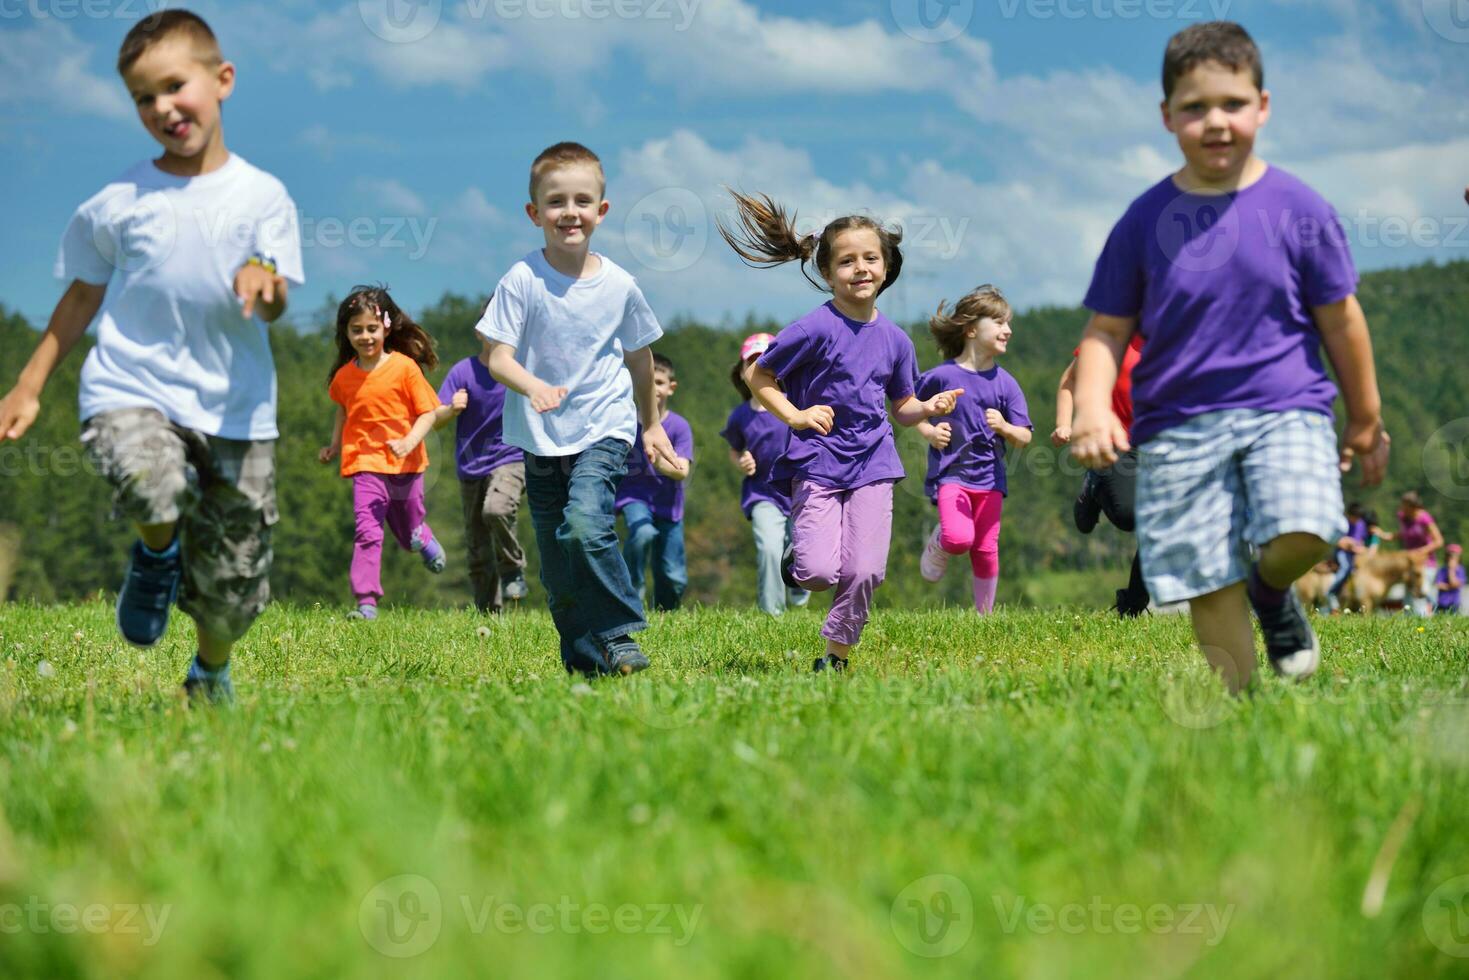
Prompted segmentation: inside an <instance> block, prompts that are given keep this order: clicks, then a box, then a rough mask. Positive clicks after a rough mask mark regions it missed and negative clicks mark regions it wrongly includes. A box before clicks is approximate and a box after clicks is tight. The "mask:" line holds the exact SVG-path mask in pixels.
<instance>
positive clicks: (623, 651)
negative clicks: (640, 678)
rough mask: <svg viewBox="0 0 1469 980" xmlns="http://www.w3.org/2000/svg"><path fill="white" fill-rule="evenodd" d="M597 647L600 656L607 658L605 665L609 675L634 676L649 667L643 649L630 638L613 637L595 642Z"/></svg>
mask: <svg viewBox="0 0 1469 980" xmlns="http://www.w3.org/2000/svg"><path fill="white" fill-rule="evenodd" d="M597 646H598V647H600V648H601V650H602V655H603V656H604V657H606V658H607V665H608V667H609V668H610V671H611V673H614V674H621V675H623V676H624V677H625V676H627V675H628V674H636V673H637V672H638V671H640V670H647V669H648V667H649V661H648V655H647V654H645V653H643V648H642V647H640V646H638V643H637V641H636V640H634V639H633V638H632V637H631V636H615V637H613V638H612V639H610V640H597Z"/></svg>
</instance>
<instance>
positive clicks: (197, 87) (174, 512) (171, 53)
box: [0, 10, 303, 702]
mask: <svg viewBox="0 0 1469 980" xmlns="http://www.w3.org/2000/svg"><path fill="white" fill-rule="evenodd" d="M117 69H118V72H119V73H120V74H121V75H122V78H123V81H124V83H125V84H126V85H127V89H128V93H129V95H130V96H131V98H132V100H133V103H134V105H135V106H136V107H137V111H138V119H139V121H140V122H141V123H142V124H143V128H144V129H146V130H147V131H148V135H149V136H151V137H153V139H155V140H157V141H158V143H159V144H160V145H161V146H162V147H163V154H162V156H160V157H158V158H157V159H156V160H145V161H143V162H142V163H139V164H137V165H136V166H134V167H133V168H132V169H130V170H128V171H127V172H126V173H124V174H123V175H122V176H121V177H119V178H117V179H116V180H114V181H113V182H112V183H110V184H108V185H107V186H106V187H104V188H103V189H102V190H101V191H100V192H99V193H97V194H96V195H94V196H93V197H91V198H89V199H88V200H87V201H86V202H84V203H83V204H82V205H81V207H79V208H78V209H77V211H76V214H75V215H74V216H73V218H72V220H71V223H70V224H69V225H68V226H67V229H66V234H65V236H64V237H63V239H62V242H61V251H60V254H59V256H58V257H57V260H56V275H57V277H58V278H60V279H61V280H63V281H65V282H67V283H68V286H67V289H66V292H65V294H64V295H63V296H62V297H61V301H60V302H59V303H57V305H56V310H55V312H53V313H52V314H51V322H50V323H49V324H48V325H47V327H46V333H45V334H44V335H43V336H42V338H41V342H40V343H39V344H38V345H37V347H36V351H35V353H34V354H32V355H31V359H30V361H29V362H28V363H27V364H26V366H25V369H24V370H23V371H22V372H21V374H20V378H19V380H18V381H17V382H16V385H15V387H14V388H13V389H12V390H11V391H10V392H9V394H7V395H6V396H5V397H4V399H3V400H0V440H3V439H19V438H20V437H21V436H22V435H23V434H24V433H25V431H26V430H27V429H28V428H30V426H31V423H32V422H34V421H35V419H36V415H37V413H38V412H39V411H40V394H41V389H42V388H43V387H44V386H45V384H46V380H47V378H49V377H50V375H51V372H52V371H53V370H55V368H56V365H57V364H58V363H60V361H61V360H62V358H64V357H65V356H66V355H67V353H68V352H69V351H70V350H71V349H72V347H74V346H75V345H76V343H77V342H78V341H79V340H80V339H81V338H82V335H83V334H84V333H86V330H87V326H88V324H90V323H91V322H92V321H93V319H94V318H95V319H96V322H97V332H96V337H97V343H96V346H95V347H93V348H92V351H91V353H90V354H88V355H87V360H86V363H85V364H84V365H83V366H82V377H81V398H80V400H81V417H82V443H83V445H84V446H85V447H86V449H87V452H88V454H89V456H90V457H91V458H92V460H93V461H94V462H95V463H96V464H97V466H98V468H99V469H100V471H101V472H102V474H103V475H104V476H105V477H106V478H107V481H108V482H109V483H111V484H112V485H113V487H114V489H115V491H116V510H117V512H118V513H120V514H122V515H124V516H126V517H128V518H129V519H130V520H132V521H133V523H134V524H136V525H137V528H138V536H139V540H138V541H137V542H135V543H134V544H133V547H132V551H131V555H130V558H129V561H128V566H127V572H126V575H125V577H124V580H123V584H122V588H121V589H120V590H119V592H118V597H117V625H118V628H119V629H120V630H121V631H122V635H123V637H124V638H125V639H127V640H128V642H130V643H133V644H136V645H138V646H144V647H147V646H152V645H153V644H155V643H157V642H158V640H159V639H160V638H161V637H162V636H163V633H164V630H165V629H166V628H167V626H168V617H169V609H170V607H171V606H172V605H173V603H174V601H175V599H177V601H178V605H179V608H180V609H182V610H184V611H185V612H187V613H188V614H189V615H190V616H192V617H193V619H194V622H195V623H196V624H197V626H198V634H199V650H198V654H197V655H196V656H195V657H194V660H193V663H192V664H191V665H190V667H189V673H188V677H187V679H186V680H185V681H184V691H185V692H186V693H187V694H188V695H189V696H190V698H191V699H199V698H203V699H206V700H208V701H210V702H220V701H228V700H230V699H231V698H232V696H233V689H232V688H231V685H230V679H229V657H230V648H231V647H232V646H233V645H234V642H235V641H236V640H238V639H239V638H240V637H241V636H243V635H244V634H245V631H246V630H248V629H249V627H250V624H251V623H252V622H253V621H254V619H255V617H256V616H258V615H259V614H260V612H261V610H263V609H264V608H265V605H266V602H267V601H268V600H269V597H270V583H269V573H270V562H271V526H272V525H273V524H275V522H276V504H275V439H276V436H277V432H276V422H275V403H276V382H275V364H274V361H273V360H272V359H271V353H270V341H269V336H268V333H267V329H266V323H268V322H270V321H273V320H275V319H276V318H277V317H279V316H280V315H281V313H283V312H284V311H285V307H286V281H287V280H290V281H291V282H295V283H298V284H299V283H301V282H302V281H303V276H302V271H301V243H300V232H299V222H298V220H297V216H296V206H295V204H294V203H293V202H292V201H291V198H290V196H289V195H288V194H287V193H286V189H285V187H284V186H282V184H281V182H280V181H279V180H277V179H276V178H274V177H272V176H271V175H269V174H267V173H265V172H264V171H261V170H258V169H256V168H255V167H253V166H251V165H250V164H248V163H246V162H245V160H244V159H242V158H241V157H238V156H234V155H232V154H231V153H230V152H229V151H228V150H227V149H225V145H224V129H223V123H222V121H221V118H220V104H221V103H222V102H224V100H225V99H227V98H229V96H230V93H231V91H232V90H233V89H234V85H235V66H234V65H232V64H230V63H229V62H228V61H225V60H224V58H223V56H222V55H221V54H220V50H219V44H218V42H217V41H216V40H215V37H214V33H213V32H212V31H211V30H210V29H209V26H208V25H207V24H205V23H204V21H203V20H202V19H200V18H199V17H198V16H196V15H194V14H191V13H189V12H187V11H183V10H166V11H162V12H160V13H156V14H152V15H150V16H148V17H145V18H143V19H142V20H140V21H139V22H138V23H137V24H136V25H135V26H134V27H133V29H132V30H130V31H129V32H128V34H127V36H126V37H125V38H124V39H123V42H122V49H121V51H120V52H119V53H118V59H117Z"/></svg>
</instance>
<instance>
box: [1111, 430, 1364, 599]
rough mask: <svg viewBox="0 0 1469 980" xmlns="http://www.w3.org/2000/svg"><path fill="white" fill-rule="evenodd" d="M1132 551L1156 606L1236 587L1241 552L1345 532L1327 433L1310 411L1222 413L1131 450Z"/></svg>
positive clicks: (1332, 439) (1332, 440)
mask: <svg viewBox="0 0 1469 980" xmlns="http://www.w3.org/2000/svg"><path fill="white" fill-rule="evenodd" d="M1138 452H1139V459H1140V464H1141V465H1140V469H1139V472H1138V483H1137V543H1138V551H1139V552H1140V553H1141V555H1142V563H1143V577H1144V578H1145V579H1146V580H1147V583H1148V591H1149V592H1151V593H1152V595H1153V598H1154V599H1155V600H1157V601H1158V602H1180V601H1182V600H1184V599H1193V598H1196V597H1198V596H1201V595H1208V594H1209V593H1211V592H1217V591H1219V590H1220V589H1222V588H1224V587H1226V586H1229V585H1233V584H1234V583H1236V582H1241V581H1243V580H1244V579H1245V577H1246V576H1247V575H1248V573H1249V568H1250V561H1251V558H1250V548H1251V547H1252V546H1253V547H1259V546H1261V545H1263V544H1265V543H1266V542H1268V541H1271V540H1273V539H1274V538H1277V537H1279V536H1280V535H1282V534H1288V533H1292V532H1305V533H1307V534H1314V535H1316V536H1317V537H1318V538H1320V539H1321V540H1322V541H1336V540H1337V539H1338V538H1340V537H1341V536H1342V535H1343V534H1345V533H1346V531H1347V523H1346V516H1345V513H1344V511H1345V507H1344V505H1343V503H1342V493H1341V470H1340V469H1339V467H1338V465H1337V463H1338V454H1337V444H1336V428H1335V426H1334V425H1333V423H1332V420H1331V417H1330V416H1327V415H1322V414H1320V413H1318V412H1307V411H1299V410H1298V411H1288V412H1267V411H1263V410H1259V409H1244V408H1239V409H1227V410H1224V411H1219V412H1209V413H1208V414H1205V415H1199V416H1196V417H1194V418H1191V419H1189V420H1188V421H1187V422H1184V423H1183V424H1181V425H1177V426H1174V427H1173V428H1171V429H1166V430H1164V431H1163V432H1160V433H1159V434H1158V435H1157V436H1155V437H1153V438H1152V439H1149V440H1148V441H1147V442H1146V443H1144V444H1143V445H1142V446H1140V447H1139V450H1138Z"/></svg>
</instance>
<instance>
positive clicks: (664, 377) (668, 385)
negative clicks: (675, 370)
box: [653, 368, 678, 412]
mask: <svg viewBox="0 0 1469 980" xmlns="http://www.w3.org/2000/svg"><path fill="white" fill-rule="evenodd" d="M677 390H678V382H677V381H675V380H673V375H671V374H669V373H668V370H667V369H666V368H654V369H653V395H654V397H655V398H656V399H657V402H658V411H660V412H661V411H663V409H664V408H665V407H666V406H667V405H668V399H669V397H670V396H672V394H673V393H674V392H675V391H677Z"/></svg>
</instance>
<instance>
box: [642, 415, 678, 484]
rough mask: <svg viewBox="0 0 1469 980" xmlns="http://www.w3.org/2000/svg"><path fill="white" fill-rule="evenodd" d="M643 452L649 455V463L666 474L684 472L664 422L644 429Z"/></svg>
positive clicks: (671, 474)
mask: <svg viewBox="0 0 1469 980" xmlns="http://www.w3.org/2000/svg"><path fill="white" fill-rule="evenodd" d="M643 454H644V455H645V456H647V457H648V465H649V466H651V467H653V469H655V470H656V471H658V472H659V473H662V474H663V475H664V476H673V475H674V474H676V473H682V472H683V469H682V467H680V466H679V463H678V453H676V452H674V449H673V443H672V442H670V441H669V440H668V433H667V432H665V431H663V423H662V422H657V423H654V424H653V425H652V426H650V427H648V428H646V429H644V430H643Z"/></svg>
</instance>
